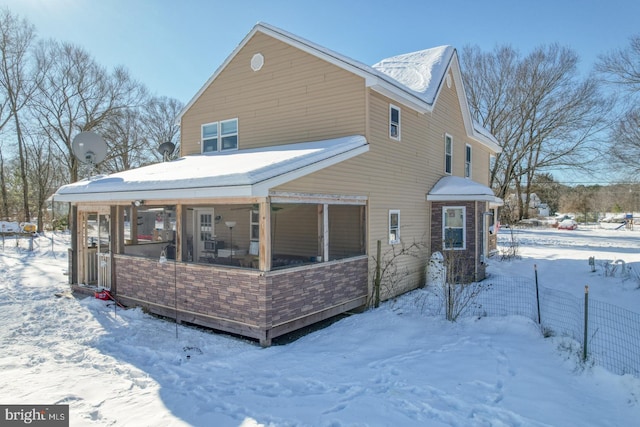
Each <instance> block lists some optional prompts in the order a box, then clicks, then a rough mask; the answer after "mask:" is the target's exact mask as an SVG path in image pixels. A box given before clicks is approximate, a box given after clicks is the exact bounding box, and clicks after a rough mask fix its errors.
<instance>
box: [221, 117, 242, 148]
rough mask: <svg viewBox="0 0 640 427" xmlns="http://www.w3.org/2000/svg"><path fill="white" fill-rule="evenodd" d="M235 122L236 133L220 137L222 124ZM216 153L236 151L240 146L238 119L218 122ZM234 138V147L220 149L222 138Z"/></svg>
mask: <svg viewBox="0 0 640 427" xmlns="http://www.w3.org/2000/svg"><path fill="white" fill-rule="evenodd" d="M234 121H235V122H236V132H235V133H233V134H228V135H222V124H223V123H228V122H234ZM218 135H219V136H218V151H234V150H237V149H238V145H240V123H238V118H237V117H234V118H233V119H227V120H220V127H219V128H218ZM233 135H235V136H236V146H235V147H234V148H227V149H224V150H223V149H222V138H223V136H233Z"/></svg>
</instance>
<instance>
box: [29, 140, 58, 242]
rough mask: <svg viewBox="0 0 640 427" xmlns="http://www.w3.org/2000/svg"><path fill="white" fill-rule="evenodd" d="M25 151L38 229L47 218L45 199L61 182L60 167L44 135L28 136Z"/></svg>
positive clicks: (41, 227) (41, 228)
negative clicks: (27, 158) (27, 156)
mask: <svg viewBox="0 0 640 427" xmlns="http://www.w3.org/2000/svg"><path fill="white" fill-rule="evenodd" d="M28 139H29V141H30V142H29V143H28V144H27V145H26V151H27V153H28V154H29V159H30V160H29V162H28V171H29V173H28V176H29V180H30V187H31V189H32V200H31V203H32V205H33V206H34V207H35V209H36V211H37V215H38V216H37V227H38V231H42V230H44V221H45V219H46V218H47V212H46V207H47V199H48V198H49V196H50V195H51V193H52V191H53V190H54V189H55V187H57V186H58V185H61V184H62V183H63V179H62V176H61V174H60V168H59V167H57V164H56V161H55V158H54V156H53V153H52V148H53V147H52V143H51V141H50V140H48V139H47V138H46V137H42V136H40V137H39V136H37V135H36V136H33V135H30V136H29V138H28Z"/></svg>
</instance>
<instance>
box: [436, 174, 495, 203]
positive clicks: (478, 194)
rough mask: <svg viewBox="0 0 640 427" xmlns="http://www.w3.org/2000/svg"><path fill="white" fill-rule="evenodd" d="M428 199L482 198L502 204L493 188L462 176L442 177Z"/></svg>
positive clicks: (482, 199)
mask: <svg viewBox="0 0 640 427" xmlns="http://www.w3.org/2000/svg"><path fill="white" fill-rule="evenodd" d="M427 200H429V201H452V200H480V201H487V202H491V203H495V204H498V205H502V200H501V199H500V198H498V197H496V196H495V195H494V194H493V190H491V188H489V187H487V186H486V185H482V184H480V183H479V182H475V181H472V180H470V179H467V178H462V177H460V176H445V177H442V178H440V180H439V181H438V182H436V184H435V185H434V186H433V188H432V189H431V191H429V194H427Z"/></svg>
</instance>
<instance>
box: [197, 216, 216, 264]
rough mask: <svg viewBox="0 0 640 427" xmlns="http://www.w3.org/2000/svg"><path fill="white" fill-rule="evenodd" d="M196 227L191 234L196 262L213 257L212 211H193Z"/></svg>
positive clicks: (213, 232) (213, 231) (214, 237)
mask: <svg viewBox="0 0 640 427" xmlns="http://www.w3.org/2000/svg"><path fill="white" fill-rule="evenodd" d="M195 215H196V220H195V221H194V223H195V225H196V229H195V232H194V233H193V235H194V239H195V242H194V243H195V244H194V246H195V248H196V258H195V259H196V260H199V259H200V258H201V257H213V256H214V252H213V249H214V248H215V244H214V243H213V242H215V239H216V235H215V230H214V228H215V227H214V225H215V224H214V218H215V216H214V213H213V209H197V210H196V211H195Z"/></svg>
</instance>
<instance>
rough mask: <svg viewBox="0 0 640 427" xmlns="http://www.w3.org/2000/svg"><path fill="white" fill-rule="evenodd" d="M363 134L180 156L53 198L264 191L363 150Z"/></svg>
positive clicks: (201, 195)
mask: <svg viewBox="0 0 640 427" xmlns="http://www.w3.org/2000/svg"><path fill="white" fill-rule="evenodd" d="M368 149H369V148H368V144H367V140H366V139H365V137H364V136H360V135H355V136H349V137H344V138H337V139H329V140H323V141H314V142H302V143H297V144H286V145H278V146H271V147H264V148H255V149H248V150H237V151H231V152H216V153H206V154H200V155H193V156H186V157H181V158H180V159H177V160H174V161H172V162H167V163H157V164H153V165H150V166H144V167H141V168H137V169H131V170H128V171H124V172H118V173H114V174H111V175H106V176H98V177H92V178H90V179H85V180H82V181H78V182H75V183H72V184H68V185H65V186H63V187H61V188H59V189H58V191H57V192H56V194H55V195H54V199H55V200H56V201H61V202H79V201H115V200H129V199H131V200H136V199H143V200H152V199H165V200H166V199H170V198H177V199H186V198H205V197H206V198H212V197H226V196H230V197H233V196H264V195H266V194H267V193H268V190H269V188H271V187H273V186H277V185H280V184H283V183H285V182H288V181H290V180H293V179H296V178H299V177H301V176H304V175H306V174H309V173H311V172H315V171H317V170H320V169H323V168H325V167H327V166H330V165H332V164H336V163H339V162H340V161H343V160H346V159H348V158H351V157H354V156H356V155H358V154H361V153H363V152H366V151H368Z"/></svg>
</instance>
